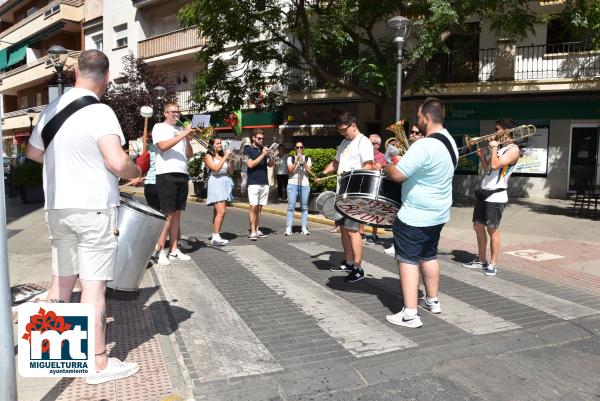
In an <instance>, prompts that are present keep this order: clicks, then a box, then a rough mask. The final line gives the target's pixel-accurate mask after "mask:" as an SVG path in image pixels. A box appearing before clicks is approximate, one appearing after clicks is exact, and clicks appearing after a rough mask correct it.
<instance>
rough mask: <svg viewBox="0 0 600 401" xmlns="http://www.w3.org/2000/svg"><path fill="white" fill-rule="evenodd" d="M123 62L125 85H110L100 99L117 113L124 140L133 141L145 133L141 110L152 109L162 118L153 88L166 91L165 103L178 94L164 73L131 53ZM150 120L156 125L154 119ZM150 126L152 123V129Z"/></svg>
mask: <svg viewBox="0 0 600 401" xmlns="http://www.w3.org/2000/svg"><path fill="white" fill-rule="evenodd" d="M122 60H123V72H122V73H121V76H120V77H119V79H120V80H123V81H124V83H122V84H114V83H110V84H109V86H108V88H107V90H106V93H105V94H104V95H103V96H102V98H101V99H100V100H101V101H102V103H105V104H107V105H109V106H110V107H111V108H112V109H113V110H114V112H115V114H116V115H117V118H118V120H119V122H120V123H121V128H122V129H123V135H124V136H125V139H128V140H132V139H136V138H139V137H141V136H142V134H143V129H144V118H143V117H142V116H140V107H142V106H151V107H152V108H153V109H154V115H155V117H156V116H159V115H162V110H159V108H160V106H161V105H160V104H159V102H158V101H157V99H156V95H155V93H154V91H153V90H152V89H153V88H154V87H156V86H158V85H161V86H164V87H165V89H166V90H167V94H166V96H165V100H175V91H174V89H173V85H171V84H170V83H169V82H168V81H167V77H166V75H165V74H164V73H162V72H159V71H158V70H157V69H156V68H154V67H153V66H151V65H148V64H146V63H145V62H143V61H142V60H140V59H138V58H135V57H134V56H133V54H132V53H131V52H129V54H127V55H126V56H124V57H123V59H122ZM151 121H152V123H154V122H156V120H155V118H154V117H153V118H152V119H151ZM151 127H152V124H150V125H149V129H150V128H151Z"/></svg>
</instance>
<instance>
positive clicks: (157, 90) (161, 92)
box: [152, 85, 167, 122]
mask: <svg viewBox="0 0 600 401" xmlns="http://www.w3.org/2000/svg"><path fill="white" fill-rule="evenodd" d="M152 90H153V91H154V95H155V96H156V100H157V101H158V108H157V110H156V120H157V121H158V122H160V116H161V112H162V107H163V100H164V98H165V95H166V94H167V90H166V89H165V87H164V86H161V85H158V86H155V87H154V89H152Z"/></svg>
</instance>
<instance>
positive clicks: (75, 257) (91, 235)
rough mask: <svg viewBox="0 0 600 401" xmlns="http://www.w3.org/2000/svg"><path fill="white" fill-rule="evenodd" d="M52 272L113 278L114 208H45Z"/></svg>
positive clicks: (101, 279) (115, 214) (115, 210)
mask: <svg viewBox="0 0 600 401" xmlns="http://www.w3.org/2000/svg"><path fill="white" fill-rule="evenodd" d="M46 224H47V225H48V231H49V232H50V244H51V246H52V274H53V275H55V276H59V277H60V276H74V275H79V278H80V279H83V280H99V281H104V280H112V278H113V272H114V268H115V261H116V259H117V236H116V235H115V229H116V228H117V208H111V209H103V210H88V209H51V210H46Z"/></svg>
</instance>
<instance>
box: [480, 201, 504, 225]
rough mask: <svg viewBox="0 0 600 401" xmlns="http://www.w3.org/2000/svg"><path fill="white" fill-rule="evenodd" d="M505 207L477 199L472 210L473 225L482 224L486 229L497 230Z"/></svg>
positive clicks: (501, 204) (502, 204)
mask: <svg viewBox="0 0 600 401" xmlns="http://www.w3.org/2000/svg"><path fill="white" fill-rule="evenodd" d="M505 207H506V203H498V202H486V201H484V200H479V199H477V200H476V201H475V208H474V209H473V223H479V224H483V225H484V226H486V227H488V228H498V227H499V226H500V220H502V212H504V208H505Z"/></svg>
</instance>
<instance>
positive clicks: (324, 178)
mask: <svg viewBox="0 0 600 401" xmlns="http://www.w3.org/2000/svg"><path fill="white" fill-rule="evenodd" d="M311 176H312V178H313V179H317V178H319V177H317V176H316V175H314V174H312V173H311ZM333 177H337V174H331V175H328V176H325V177H323V178H319V179H320V180H321V181H323V180H328V179H330V178H333Z"/></svg>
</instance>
